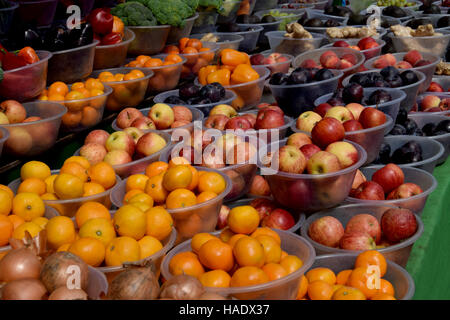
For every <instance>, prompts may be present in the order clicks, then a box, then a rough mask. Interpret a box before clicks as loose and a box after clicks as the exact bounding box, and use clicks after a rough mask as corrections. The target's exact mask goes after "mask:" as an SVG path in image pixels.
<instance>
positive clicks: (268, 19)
mask: <svg viewBox="0 0 450 320" xmlns="http://www.w3.org/2000/svg"><path fill="white" fill-rule="evenodd" d="M276 21H277V19H275V18H274V17H273V16H271V15H267V16H264V17H262V18H261V23H270V22H276Z"/></svg>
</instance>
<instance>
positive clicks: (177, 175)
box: [163, 165, 192, 192]
mask: <svg viewBox="0 0 450 320" xmlns="http://www.w3.org/2000/svg"><path fill="white" fill-rule="evenodd" d="M191 181H192V172H191V170H190V169H189V167H188V166H186V165H177V166H175V167H172V168H169V169H168V170H167V171H166V173H165V174H164V178H163V187H164V189H166V190H167V191H169V192H170V191H173V190H176V189H186V188H187V187H188V186H189V185H190V184H191Z"/></svg>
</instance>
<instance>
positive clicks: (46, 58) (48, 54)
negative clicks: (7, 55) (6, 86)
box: [0, 50, 53, 84]
mask: <svg viewBox="0 0 450 320" xmlns="http://www.w3.org/2000/svg"><path fill="white" fill-rule="evenodd" d="M35 52H36V54H37V55H38V57H39V61H37V62H35V63H31V64H27V65H26V66H23V67H20V68H15V69H11V70H7V71H3V74H4V75H7V74H9V73H15V72H18V71H23V70H25V69H28V68H31V67H36V66H37V65H40V64H43V63H45V62H48V61H49V60H50V58H51V57H53V52H50V51H46V50H37V51H35ZM42 55H43V57H42V58H41V56H42ZM0 84H1V83H0Z"/></svg>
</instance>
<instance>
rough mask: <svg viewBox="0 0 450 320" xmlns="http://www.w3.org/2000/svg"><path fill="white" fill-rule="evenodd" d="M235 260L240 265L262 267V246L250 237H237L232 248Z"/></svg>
mask: <svg viewBox="0 0 450 320" xmlns="http://www.w3.org/2000/svg"><path fill="white" fill-rule="evenodd" d="M233 253H234V256H235V258H236V262H237V263H238V264H239V266H241V267H247V266H253V267H259V268H260V267H262V266H263V265H264V258H265V257H264V247H263V246H262V244H261V243H260V242H259V241H258V240H256V239H253V238H251V237H243V238H241V239H239V240H238V241H237V242H236V244H235V245H234V248H233Z"/></svg>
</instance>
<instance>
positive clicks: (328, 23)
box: [325, 19, 341, 28]
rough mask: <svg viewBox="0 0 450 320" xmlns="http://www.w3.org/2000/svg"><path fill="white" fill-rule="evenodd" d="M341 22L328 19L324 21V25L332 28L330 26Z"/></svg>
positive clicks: (338, 24) (337, 25)
mask: <svg viewBox="0 0 450 320" xmlns="http://www.w3.org/2000/svg"><path fill="white" fill-rule="evenodd" d="M340 25H341V24H340V23H339V22H337V21H336V20H331V19H328V20H327V21H325V27H327V28H332V27H339V26H340Z"/></svg>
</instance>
